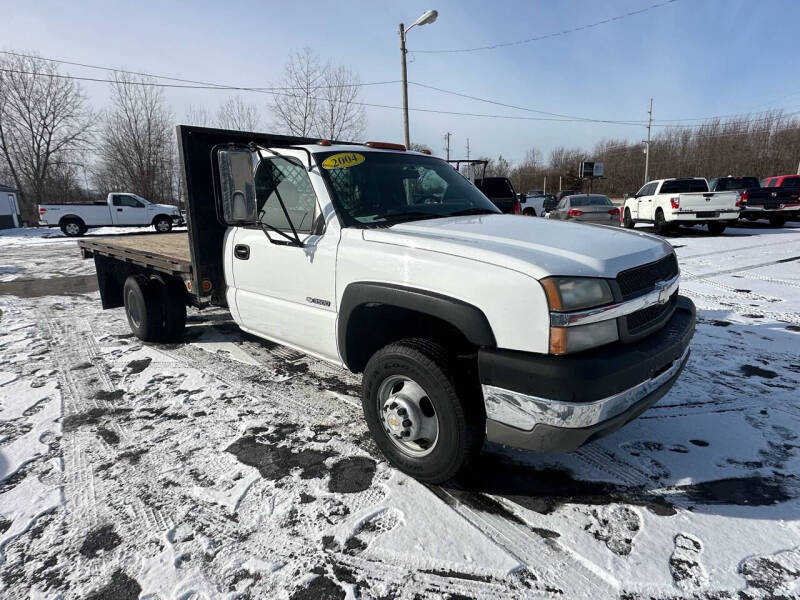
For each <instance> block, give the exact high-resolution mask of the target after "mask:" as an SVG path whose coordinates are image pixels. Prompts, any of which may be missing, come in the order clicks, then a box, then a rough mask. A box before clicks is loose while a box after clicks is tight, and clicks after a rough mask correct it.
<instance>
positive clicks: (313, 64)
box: [272, 46, 366, 139]
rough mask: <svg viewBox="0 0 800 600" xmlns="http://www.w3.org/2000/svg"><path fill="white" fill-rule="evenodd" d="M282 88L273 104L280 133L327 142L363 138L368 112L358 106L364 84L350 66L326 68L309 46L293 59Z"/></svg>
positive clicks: (282, 81) (288, 65) (287, 65)
mask: <svg viewBox="0 0 800 600" xmlns="http://www.w3.org/2000/svg"><path fill="white" fill-rule="evenodd" d="M280 87H281V88H283V89H282V90H281V91H279V92H277V93H276V94H275V97H274V99H273V101H272V112H273V113H274V115H275V123H274V124H275V126H276V127H277V128H278V130H280V131H283V132H285V133H289V134H291V135H299V136H311V135H317V136H319V137H322V138H325V139H346V138H349V139H358V138H359V137H361V136H362V135H363V133H364V130H365V128H366V113H365V111H364V107H363V106H361V105H360V104H359V103H358V96H359V89H360V82H359V79H358V76H357V75H356V74H355V73H353V72H352V71H351V70H350V69H348V68H347V67H344V66H335V65H331V64H325V65H323V64H322V62H321V61H320V58H319V56H318V55H317V54H316V53H315V52H314V51H313V50H312V49H311V48H309V47H308V46H306V47H305V48H303V49H302V50H301V51H300V52H297V53H295V54H293V55H292V56H291V57H290V58H289V62H288V63H287V64H286V68H285V69H284V75H283V79H282V80H281V83H280Z"/></svg>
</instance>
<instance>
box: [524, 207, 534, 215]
mask: <svg viewBox="0 0 800 600" xmlns="http://www.w3.org/2000/svg"><path fill="white" fill-rule="evenodd" d="M522 214H523V215H525V216H526V217H535V216H536V209H535V208H526V209H525V210H523V211H522Z"/></svg>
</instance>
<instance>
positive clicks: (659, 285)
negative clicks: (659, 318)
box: [656, 281, 669, 304]
mask: <svg viewBox="0 0 800 600" xmlns="http://www.w3.org/2000/svg"><path fill="white" fill-rule="evenodd" d="M656 291H657V292H658V303H659V304H666V303H667V302H669V288H668V287H667V283H666V282H665V281H658V282H656Z"/></svg>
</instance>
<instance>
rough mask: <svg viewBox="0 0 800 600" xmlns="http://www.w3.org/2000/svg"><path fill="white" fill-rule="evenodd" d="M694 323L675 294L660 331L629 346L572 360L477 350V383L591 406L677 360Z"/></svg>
mask: <svg viewBox="0 0 800 600" xmlns="http://www.w3.org/2000/svg"><path fill="white" fill-rule="evenodd" d="M695 320H696V315H695V307H694V304H693V303H692V301H691V300H689V299H688V298H686V297H685V296H678V302H677V306H676V308H675V312H674V313H673V315H672V318H671V319H670V320H669V321H668V322H667V323H666V324H665V325H664V327H662V328H661V329H660V330H659V331H657V332H655V333H653V334H652V335H649V336H647V337H646V338H644V339H642V340H639V341H638V342H635V343H632V344H623V343H616V344H611V345H608V346H603V347H601V348H597V349H594V350H589V351H587V352H581V353H579V354H575V355H572V356H550V355H541V354H533V353H529V352H518V351H513V350H497V349H488V348H487V349H481V350H479V352H478V370H479V372H480V380H481V383H482V384H484V385H492V386H495V387H499V388H504V389H507V390H511V391H514V392H519V393H521V394H526V395H528V396H537V397H539V398H547V399H550V400H557V401H559V402H594V401H597V400H601V399H603V398H607V397H609V396H613V395H615V394H618V393H620V392H623V391H625V390H627V389H629V388H632V387H633V386H635V385H638V384H640V383H642V382H643V381H646V380H648V379H651V378H652V377H653V376H654V375H657V374H658V372H659V371H660V370H662V369H663V368H664V367H665V366H666V365H668V364H670V363H671V362H673V361H674V360H676V359H678V358H680V357H681V356H682V355H683V353H684V351H685V350H686V348H687V347H688V346H689V342H690V341H691V339H692V336H693V335H694V325H695Z"/></svg>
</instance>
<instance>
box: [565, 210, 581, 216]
mask: <svg viewBox="0 0 800 600" xmlns="http://www.w3.org/2000/svg"><path fill="white" fill-rule="evenodd" d="M582 214H583V211H582V210H578V209H576V208H571V209H569V212H567V216H568V217H580V216H581V215H582Z"/></svg>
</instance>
